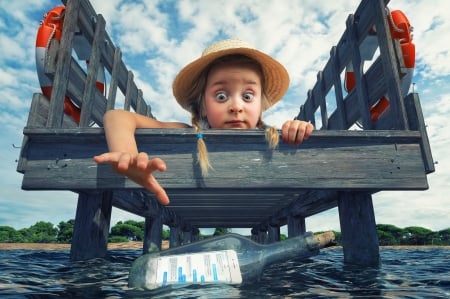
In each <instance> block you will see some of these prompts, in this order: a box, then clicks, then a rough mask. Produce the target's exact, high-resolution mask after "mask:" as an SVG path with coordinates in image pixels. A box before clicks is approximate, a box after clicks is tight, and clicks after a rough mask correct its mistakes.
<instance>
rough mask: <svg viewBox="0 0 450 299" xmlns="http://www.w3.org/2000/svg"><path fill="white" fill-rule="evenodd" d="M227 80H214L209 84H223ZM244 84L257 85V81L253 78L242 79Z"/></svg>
mask: <svg viewBox="0 0 450 299" xmlns="http://www.w3.org/2000/svg"><path fill="white" fill-rule="evenodd" d="M227 82H228V81H227V80H220V81H215V82H214V83H212V84H211V86H216V85H223V84H226V83H227ZM244 83H245V84H250V85H257V84H258V83H257V82H256V81H255V80H244Z"/></svg>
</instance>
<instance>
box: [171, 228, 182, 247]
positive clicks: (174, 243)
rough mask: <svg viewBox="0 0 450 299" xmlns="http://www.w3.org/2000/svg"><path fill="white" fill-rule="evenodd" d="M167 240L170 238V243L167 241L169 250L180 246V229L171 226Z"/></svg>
mask: <svg viewBox="0 0 450 299" xmlns="http://www.w3.org/2000/svg"><path fill="white" fill-rule="evenodd" d="M169 238H170V241H169V245H170V248H175V247H178V246H180V227H178V226H171V227H170V237H169Z"/></svg>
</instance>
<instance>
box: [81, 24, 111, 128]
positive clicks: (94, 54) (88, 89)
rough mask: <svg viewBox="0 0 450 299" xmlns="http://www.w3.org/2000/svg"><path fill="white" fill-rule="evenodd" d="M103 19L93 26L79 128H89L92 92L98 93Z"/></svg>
mask: <svg viewBox="0 0 450 299" xmlns="http://www.w3.org/2000/svg"><path fill="white" fill-rule="evenodd" d="M105 25H106V22H105V19H104V18H103V16H102V15H98V16H97V22H96V25H95V32H94V40H93V43H92V51H91V56H90V58H89V64H88V73H87V77H86V84H85V85H84V93H83V98H82V106H81V116H80V127H89V124H90V122H91V120H92V116H91V114H92V107H93V105H94V100H95V97H94V92H98V90H97V87H96V85H95V83H96V82H97V74H98V72H99V69H100V67H101V66H100V59H101V47H102V46H103V43H104V41H105V38H104V36H105Z"/></svg>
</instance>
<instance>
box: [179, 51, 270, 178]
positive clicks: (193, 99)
mask: <svg viewBox="0 0 450 299" xmlns="http://www.w3.org/2000/svg"><path fill="white" fill-rule="evenodd" d="M226 64H236V65H239V66H242V65H243V66H248V67H251V68H253V69H255V70H256V71H257V73H258V74H259V76H260V78H261V86H262V95H261V108H262V109H261V113H262V111H264V110H266V109H267V108H269V107H270V106H271V102H270V100H269V99H268V98H267V95H266V94H265V91H264V86H265V85H264V76H263V71H262V67H261V65H260V64H259V63H258V62H257V61H256V60H254V59H252V58H250V57H247V56H245V55H228V56H223V57H220V58H218V59H216V60H215V61H213V62H212V63H211V64H210V65H209V66H208V67H207V68H205V70H204V71H203V72H202V73H201V74H200V76H199V77H198V78H197V80H195V84H193V86H192V87H191V88H190V90H189V92H188V94H187V102H188V103H189V110H190V112H191V123H192V127H193V128H194V129H195V131H196V132H197V134H198V135H197V136H198V138H197V159H198V161H199V164H200V169H201V171H202V175H203V176H207V175H208V172H209V170H210V169H212V166H211V164H210V162H209V157H208V149H207V147H206V143H205V140H204V138H203V135H202V129H204V123H206V122H207V120H206V112H205V110H206V109H205V101H204V97H203V94H204V92H205V88H206V81H207V78H208V74H209V72H210V70H211V69H212V68H213V67H216V66H220V65H226ZM256 127H257V128H259V129H264V130H265V138H266V142H267V144H268V146H269V148H270V149H274V148H276V147H277V146H278V143H279V133H278V129H277V128H275V127H270V126H267V125H266V124H265V123H264V121H263V120H262V119H261V116H260V117H259V120H258V122H257V124H256Z"/></svg>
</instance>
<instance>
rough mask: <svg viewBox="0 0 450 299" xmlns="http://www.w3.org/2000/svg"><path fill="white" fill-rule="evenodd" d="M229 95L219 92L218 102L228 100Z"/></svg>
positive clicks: (217, 95)
mask: <svg viewBox="0 0 450 299" xmlns="http://www.w3.org/2000/svg"><path fill="white" fill-rule="evenodd" d="M227 98H228V97H227V94H226V93H225V92H218V93H216V100H218V101H219V102H224V101H226V100H227Z"/></svg>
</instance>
